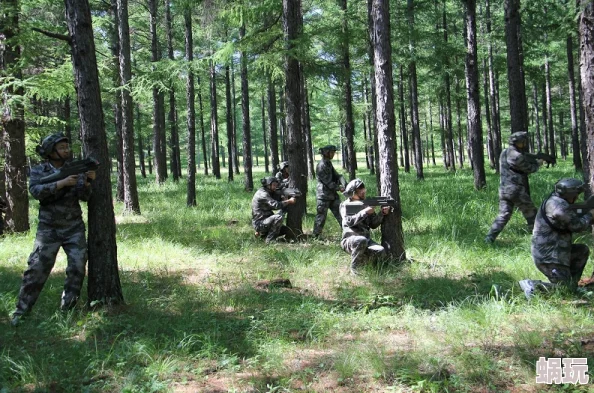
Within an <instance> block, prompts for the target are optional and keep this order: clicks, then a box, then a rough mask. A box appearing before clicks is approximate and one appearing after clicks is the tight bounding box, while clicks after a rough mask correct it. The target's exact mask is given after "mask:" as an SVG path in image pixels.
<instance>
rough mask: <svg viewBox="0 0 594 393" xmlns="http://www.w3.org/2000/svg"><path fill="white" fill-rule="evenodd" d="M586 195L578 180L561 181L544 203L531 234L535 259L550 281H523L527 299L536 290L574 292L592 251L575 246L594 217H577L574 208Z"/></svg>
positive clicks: (582, 245)
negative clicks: (575, 237)
mask: <svg viewBox="0 0 594 393" xmlns="http://www.w3.org/2000/svg"><path fill="white" fill-rule="evenodd" d="M583 191H584V183H583V182H582V181H580V180H578V179H571V178H566V179H561V180H559V181H558V182H557V183H556V184H555V190H554V191H553V193H552V194H551V195H550V196H549V197H548V198H547V199H545V201H544V202H543V203H542V205H541V206H540V208H539V209H538V213H537V214H536V221H535V223H534V231H533V232H532V247H531V253H532V259H533V260H534V263H535V264H536V267H537V268H538V270H540V271H541V272H542V273H543V274H544V275H545V276H546V277H547V278H548V279H549V281H550V283H543V282H542V281H538V280H522V281H520V287H521V288H522V290H523V291H524V294H525V295H526V297H527V298H530V297H531V296H532V295H533V294H534V292H535V290H536V289H541V288H544V289H546V288H549V287H553V286H559V285H565V286H567V287H569V288H571V289H575V288H576V286H577V283H578V281H579V279H580V278H581V276H582V272H583V271H584V268H585V267H586V262H587V261H588V256H589V254H590V249H589V248H588V246H586V245H585V244H572V235H573V233H575V232H582V231H585V230H588V229H589V228H590V225H592V223H593V221H592V214H591V213H590V212H588V213H586V214H583V215H582V214H578V212H577V210H576V209H572V207H571V205H573V204H574V203H575V201H576V200H577V198H578V196H579V195H580V194H581V193H582V192H583Z"/></svg>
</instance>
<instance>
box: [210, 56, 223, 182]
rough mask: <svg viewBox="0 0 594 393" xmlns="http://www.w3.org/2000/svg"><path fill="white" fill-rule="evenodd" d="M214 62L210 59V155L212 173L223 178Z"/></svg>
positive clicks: (218, 177)
mask: <svg viewBox="0 0 594 393" xmlns="http://www.w3.org/2000/svg"><path fill="white" fill-rule="evenodd" d="M216 77H217V74H216V70H215V66H214V62H213V61H212V60H210V155H211V165H212V174H213V175H214V176H215V177H216V178H217V179H220V178H221V163H220V162H219V121H218V116H217V109H218V106H217V82H216Z"/></svg>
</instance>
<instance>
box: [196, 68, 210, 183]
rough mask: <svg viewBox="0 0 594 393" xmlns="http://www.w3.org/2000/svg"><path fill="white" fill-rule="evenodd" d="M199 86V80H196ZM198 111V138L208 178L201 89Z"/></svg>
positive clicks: (199, 91)
mask: <svg viewBox="0 0 594 393" xmlns="http://www.w3.org/2000/svg"><path fill="white" fill-rule="evenodd" d="M197 82H198V86H200V78H198V79H197ZM198 109H199V110H200V136H201V139H202V159H203V160H204V175H205V176H208V152H207V151H206V135H205V130H204V108H203V106H202V89H200V88H198Z"/></svg>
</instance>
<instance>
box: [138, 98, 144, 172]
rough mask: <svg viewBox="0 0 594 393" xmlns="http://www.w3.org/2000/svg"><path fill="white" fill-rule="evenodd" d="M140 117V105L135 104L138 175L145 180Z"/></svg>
mask: <svg viewBox="0 0 594 393" xmlns="http://www.w3.org/2000/svg"><path fill="white" fill-rule="evenodd" d="M141 120H142V119H141V117H140V105H139V104H136V128H137V129H138V132H137V135H138V161H139V162H140V174H141V175H142V177H143V178H146V167H145V163H144V146H143V142H142V121H141Z"/></svg>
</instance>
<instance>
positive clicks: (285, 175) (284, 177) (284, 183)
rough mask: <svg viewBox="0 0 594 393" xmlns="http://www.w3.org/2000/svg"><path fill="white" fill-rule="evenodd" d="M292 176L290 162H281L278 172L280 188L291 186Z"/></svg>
mask: <svg viewBox="0 0 594 393" xmlns="http://www.w3.org/2000/svg"><path fill="white" fill-rule="evenodd" d="M290 177H291V172H290V171H289V163H288V162H287V161H283V162H281V163H280V164H279V166H278V172H277V173H276V178H277V180H278V189H279V190H282V189H283V188H287V187H289V178H290Z"/></svg>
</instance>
